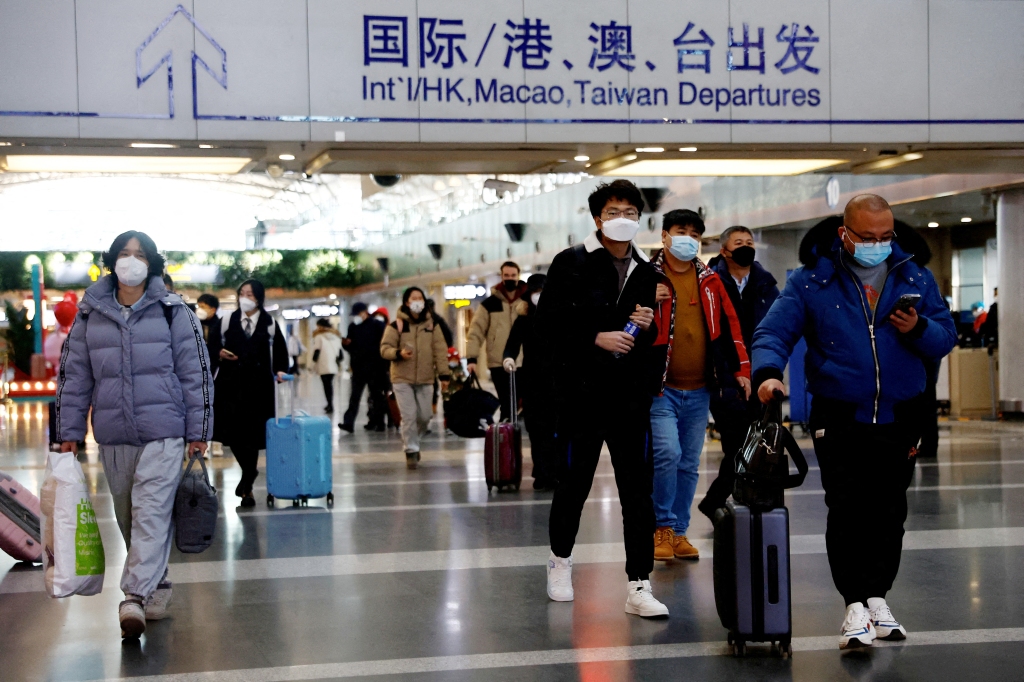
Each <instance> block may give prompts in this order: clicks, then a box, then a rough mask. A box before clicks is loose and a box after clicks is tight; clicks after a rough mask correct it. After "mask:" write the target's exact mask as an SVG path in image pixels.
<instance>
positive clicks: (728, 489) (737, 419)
mask: <svg viewBox="0 0 1024 682" xmlns="http://www.w3.org/2000/svg"><path fill="white" fill-rule="evenodd" d="M754 414H756V407H755V408H753V409H752V408H751V406H750V403H749V402H748V401H744V400H742V399H739V400H737V399H734V400H721V399H712V400H711V415H712V416H713V417H714V418H715V430H716V431H718V433H719V435H720V436H721V437H722V454H723V455H724V457H722V463H721V465H719V467H718V477H717V478H716V479H715V480H714V481H712V482H711V485H710V486H708V491H707V492H706V493H705V494H704V502H702V504H704V505H710V508H711V509H719V508H721V507H724V506H725V502H726V500H728V499H729V496H730V495H732V488H733V483H734V482H735V478H736V476H735V473H736V472H735V469H734V468H733V467H734V462H735V458H736V452H737V451H738V450H739V449H740V448H741V447H743V441H744V440H745V439H746V437H747V431H748V430H750V423H751V422H752V421H753V419H754V418H755V417H754Z"/></svg>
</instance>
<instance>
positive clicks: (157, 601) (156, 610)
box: [146, 581, 171, 620]
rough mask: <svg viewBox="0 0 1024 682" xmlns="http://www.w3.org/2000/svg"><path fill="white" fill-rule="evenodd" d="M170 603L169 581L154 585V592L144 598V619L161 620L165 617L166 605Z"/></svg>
mask: <svg viewBox="0 0 1024 682" xmlns="http://www.w3.org/2000/svg"><path fill="white" fill-rule="evenodd" d="M170 605H171V583H170V581H168V582H164V583H160V584H159V585H157V586H156V592H154V593H153V594H151V595H149V599H147V600H146V620H163V619H164V618H166V617H167V615H168V614H167V607H169V606H170Z"/></svg>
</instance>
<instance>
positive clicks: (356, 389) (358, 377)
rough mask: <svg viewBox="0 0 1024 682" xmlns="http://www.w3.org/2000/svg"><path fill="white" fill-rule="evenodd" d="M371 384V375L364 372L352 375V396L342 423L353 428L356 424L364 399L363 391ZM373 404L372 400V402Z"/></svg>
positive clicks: (349, 398)
mask: <svg viewBox="0 0 1024 682" xmlns="http://www.w3.org/2000/svg"><path fill="white" fill-rule="evenodd" d="M369 383H370V375H369V374H366V373H364V372H353V373H352V394H351V395H350V396H349V397H348V409H347V410H345V416H344V417H342V419H341V423H342V424H344V425H345V426H347V427H349V428H352V427H354V426H355V424H356V416H357V415H358V414H359V403H360V402H361V401H362V399H363V389H364V388H366V386H367V385H368V384H369ZM371 402H372V400H371Z"/></svg>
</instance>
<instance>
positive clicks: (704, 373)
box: [651, 210, 750, 561]
mask: <svg viewBox="0 0 1024 682" xmlns="http://www.w3.org/2000/svg"><path fill="white" fill-rule="evenodd" d="M703 234H704V221H703V219H701V217H700V215H698V214H697V213H694V212H693V211H689V210H675V211H669V212H668V213H666V214H665V217H664V218H663V219H662V231H661V239H662V243H663V244H664V246H665V248H664V249H662V250H661V251H659V252H658V253H657V254H655V256H654V260H653V265H654V266H655V269H657V270H658V272H659V273H660V274H661V276H662V282H661V283H660V284H659V285H658V290H657V304H658V308H657V310H656V311H655V318H654V319H655V322H656V323H657V329H658V338H657V339H656V340H655V342H654V347H653V348H652V355H653V354H654V351H655V350H657V349H659V348H661V349H663V351H664V354H660V353H659V354H657V357H658V358H659V359H660V360H659V361H662V362H664V365H663V373H662V382H661V387H660V389H661V390H660V394H659V395H658V397H656V398H655V399H654V403H653V405H651V434H652V436H653V445H654V513H655V517H656V530H655V532H654V558H655V559H657V560H659V561H667V560H669V559H672V558H673V557H675V558H678V559H696V558H698V557H699V552H698V551H697V548H696V547H694V546H693V545H691V544H690V542H689V540H687V538H686V533H687V531H688V529H689V526H690V505H691V504H692V503H693V496H694V493H695V492H696V490H697V476H698V473H697V472H698V469H699V467H700V453H701V451H702V450H703V449H704V434H705V431H706V430H707V425H708V407H709V403H710V399H711V394H712V392H715V391H720V390H721V389H722V388H723V387H732V388H739V389H740V390H741V391H742V392H743V394H744V396H745V397H747V398H749V397H750V361H749V360H748V359H747V349H746V347H745V346H744V345H743V334H742V331H741V328H740V322H739V318H738V317H737V315H736V311H735V309H734V308H733V306H732V302H731V301H730V300H729V295H728V293H727V292H726V290H725V286H724V285H723V284H722V280H721V279H719V277H718V273H716V272H715V271H714V270H712V269H710V268H708V267H707V266H706V265H704V263H702V262H701V260H700V259H699V258H697V254H698V252H699V251H700V237H701V235H703Z"/></svg>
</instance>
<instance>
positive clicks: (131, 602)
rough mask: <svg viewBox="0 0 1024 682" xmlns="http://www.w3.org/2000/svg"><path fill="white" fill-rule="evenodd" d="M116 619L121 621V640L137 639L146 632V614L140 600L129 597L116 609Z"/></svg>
mask: <svg viewBox="0 0 1024 682" xmlns="http://www.w3.org/2000/svg"><path fill="white" fill-rule="evenodd" d="M117 618H118V620H120V621H121V638H122V639H138V638H139V637H140V636H141V635H142V633H143V632H145V631H146V612H145V611H144V610H143V608H142V600H141V599H139V598H138V597H129V598H128V599H125V600H124V601H123V602H121V605H120V606H118V607H117Z"/></svg>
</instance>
